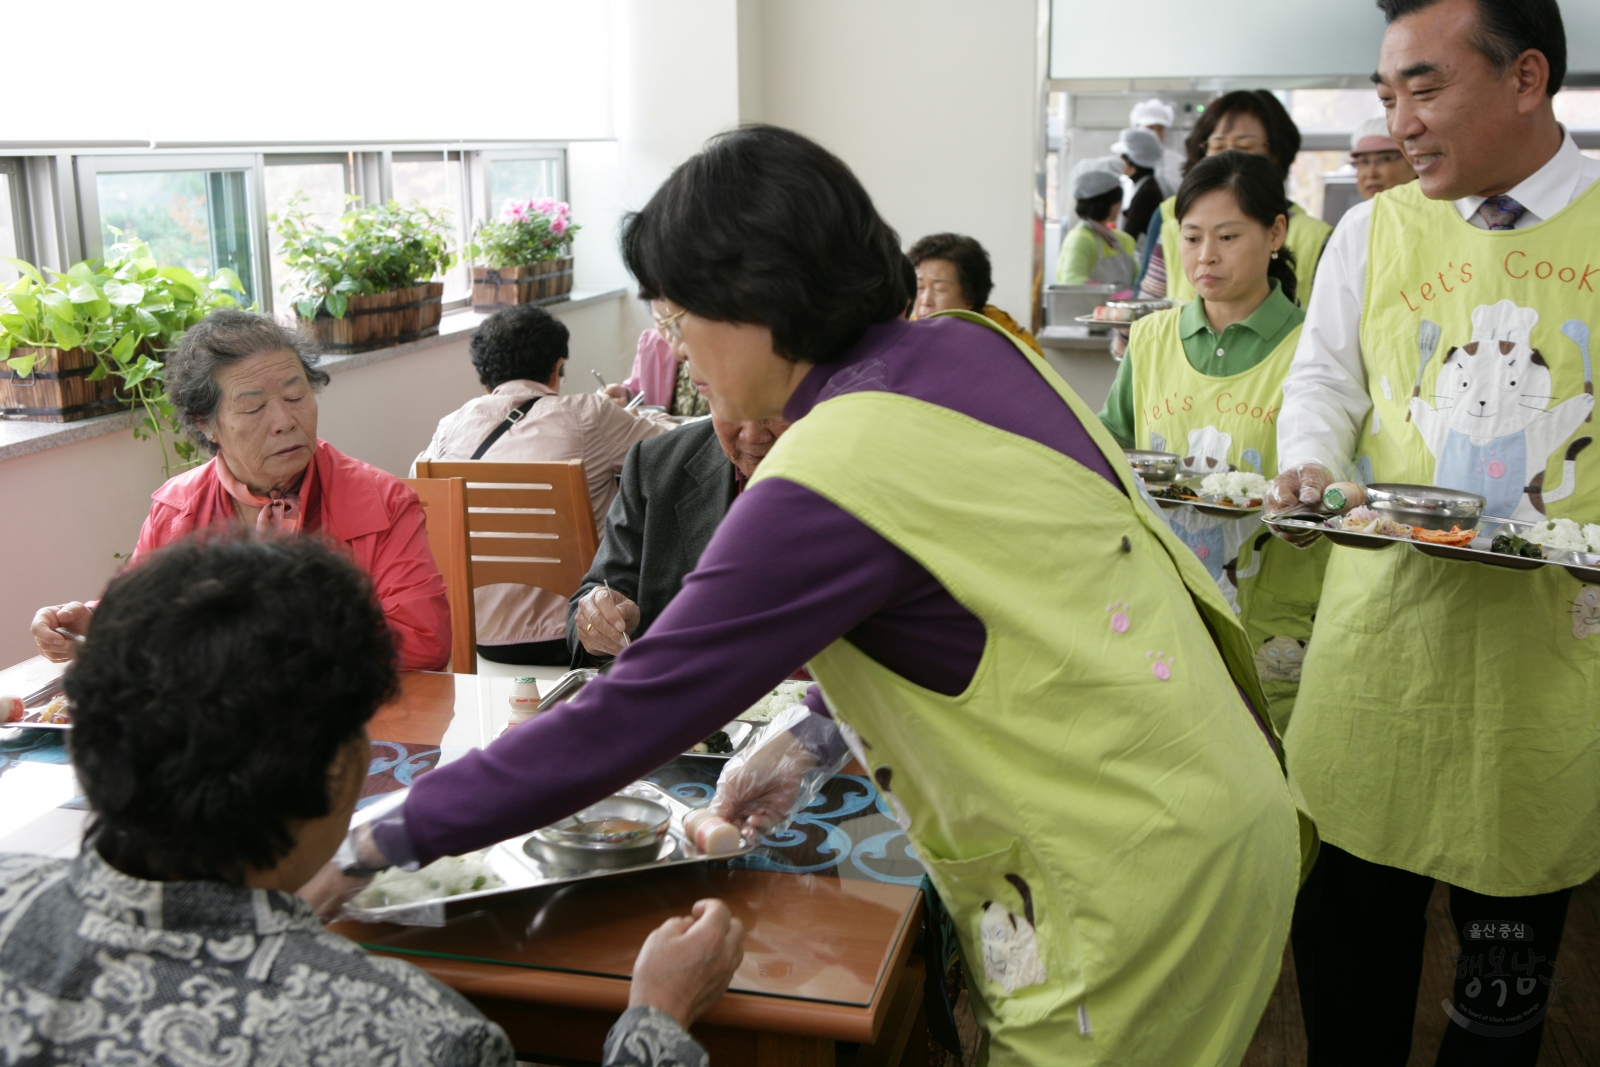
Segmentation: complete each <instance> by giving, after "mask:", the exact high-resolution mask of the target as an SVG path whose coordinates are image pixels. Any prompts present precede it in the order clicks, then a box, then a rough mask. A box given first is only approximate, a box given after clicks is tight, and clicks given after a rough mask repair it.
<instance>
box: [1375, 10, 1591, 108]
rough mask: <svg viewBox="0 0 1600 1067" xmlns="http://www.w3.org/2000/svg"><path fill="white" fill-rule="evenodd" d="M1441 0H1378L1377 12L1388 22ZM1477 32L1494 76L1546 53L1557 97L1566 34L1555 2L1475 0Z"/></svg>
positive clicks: (1475, 39)
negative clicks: (1535, 54) (1526, 58)
mask: <svg viewBox="0 0 1600 1067" xmlns="http://www.w3.org/2000/svg"><path fill="white" fill-rule="evenodd" d="M1438 2H1439V0H1378V10H1380V11H1382V12H1383V17H1384V19H1385V20H1387V21H1389V22H1393V21H1394V20H1395V19H1398V18H1404V17H1405V16H1406V15H1410V14H1412V13H1413V12H1417V11H1421V10H1423V9H1424V8H1429V7H1432V6H1433V5H1434V4H1437V3H1438ZM1475 2H1476V3H1477V5H1478V29H1477V32H1475V33H1474V34H1473V35H1472V43H1473V45H1474V46H1475V47H1476V48H1477V49H1478V51H1480V52H1482V53H1483V54H1484V56H1485V57H1486V58H1487V59H1488V60H1489V63H1490V65H1491V66H1492V67H1493V68H1494V72H1495V74H1497V75H1498V74H1504V73H1505V72H1506V71H1507V70H1509V69H1510V67H1511V64H1513V63H1515V62H1516V61H1517V57H1518V56H1520V55H1521V54H1522V53H1524V52H1526V51H1528V50H1529V49H1532V50H1533V51H1535V52H1543V53H1544V58H1545V59H1546V60H1547V61H1548V62H1549V64H1550V84H1549V85H1547V86H1545V92H1546V93H1547V94H1548V95H1550V96H1554V95H1556V93H1558V92H1560V91H1561V83H1562V82H1563V81H1565V80H1566V77H1567V31H1566V27H1565V26H1564V25H1563V24H1562V22H1561V5H1560V4H1558V3H1556V0H1475Z"/></svg>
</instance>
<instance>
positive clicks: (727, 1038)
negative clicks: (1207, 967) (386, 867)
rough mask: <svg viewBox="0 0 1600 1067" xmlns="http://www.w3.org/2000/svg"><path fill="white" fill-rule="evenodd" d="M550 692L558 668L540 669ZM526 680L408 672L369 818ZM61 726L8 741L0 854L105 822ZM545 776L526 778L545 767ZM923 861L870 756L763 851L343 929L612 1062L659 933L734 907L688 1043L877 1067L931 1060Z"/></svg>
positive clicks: (58, 850)
mask: <svg viewBox="0 0 1600 1067" xmlns="http://www.w3.org/2000/svg"><path fill="white" fill-rule="evenodd" d="M59 671H60V668H59V666H56V665H52V664H47V663H46V662H45V661H43V660H42V659H34V660H28V661H25V662H24V663H22V664H18V665H16V666H15V667H12V668H9V669H7V670H4V671H0V693H9V692H17V693H19V694H20V693H22V692H26V691H31V690H32V688H33V687H34V686H35V684H37V683H39V682H41V680H45V679H48V678H49V677H52V676H54V674H58V673H59ZM527 673H528V674H530V675H533V676H535V677H538V678H539V679H540V681H539V685H540V689H541V692H545V691H548V690H549V689H550V688H551V687H552V686H553V684H554V682H555V680H556V678H557V677H559V675H560V673H561V672H560V671H559V670H554V669H548V668H528V669H527ZM512 684H513V679H511V678H509V677H499V676H494V675H477V674H446V673H434V672H421V671H416V672H406V673H404V674H403V675H402V676H401V684H400V690H399V695H398V696H397V697H396V698H395V699H394V700H393V701H391V702H390V703H388V704H386V705H385V706H384V707H382V708H381V709H379V711H378V713H377V714H376V715H375V716H374V717H373V718H372V720H371V722H370V723H369V725H368V734H369V736H370V737H371V738H372V760H371V763H370V766H369V770H368V775H367V780H366V783H365V785H364V787H363V791H362V797H361V800H360V802H359V804H358V810H359V808H361V807H365V806H367V805H370V804H373V803H377V802H379V801H381V800H382V799H383V798H384V797H385V796H386V795H387V794H390V793H392V792H394V791H395V790H399V789H403V788H406V787H407V786H409V785H410V784H411V783H412V782H414V781H415V780H416V779H417V778H418V777H420V776H422V775H424V774H427V773H429V772H430V771H432V770H433V769H435V768H436V767H439V766H441V765H443V764H446V763H449V762H451V761H452V760H454V759H458V758H460V757H461V756H462V755H464V754H466V753H467V752H469V751H471V750H472V749H473V748H478V747H482V746H485V745H487V744H489V743H490V742H491V741H493V739H494V738H495V737H496V736H497V735H498V734H499V733H500V732H501V731H502V730H504V729H505V728H506V725H507V723H508V721H509V719H510V714H511V705H510V702H509V698H510V695H511V689H512ZM68 744H70V738H69V735H68V734H67V733H66V732H62V731H54V732H49V731H43V730H0V852H33V853H42V854H47V855H55V856H71V855H74V854H75V853H76V851H77V849H78V845H79V842H80V840H81V838H82V834H83V829H84V826H85V823H86V821H87V819H88V818H89V815H90V812H89V810H88V807H87V804H86V803H85V802H84V798H83V797H82V795H81V792H80V791H79V790H78V788H77V783H76V779H75V778H74V777H73V774H72V768H71V762H70V759H69V758H68V755H67V753H68V751H69V749H68V748H67V745H68ZM721 765H722V764H721V761H720V760H718V759H716V758H706V757H704V756H694V755H686V756H684V757H681V758H679V759H676V760H674V761H672V762H670V763H668V764H667V765H665V766H663V767H661V768H659V769H657V770H656V771H655V772H653V773H652V774H650V775H648V776H646V780H647V781H649V782H651V783H653V784H654V785H656V786H658V787H659V788H661V789H664V790H666V791H667V792H669V793H670V794H671V795H672V796H674V797H676V798H677V799H679V800H682V801H684V802H685V803H687V804H689V805H691V806H701V805H704V804H706V803H708V802H709V801H710V799H711V796H712V794H713V793H714V792H715V786H716V778H717V774H718V772H719V770H720V768H721ZM537 772H538V769H537V767H530V768H529V773H530V774H536V773H537ZM922 873H923V872H922V867H921V865H920V864H919V863H918V861H917V859H916V857H915V855H914V853H913V852H912V850H911V848H910V845H909V842H908V841H907V839H906V836H905V834H904V832H903V830H902V829H901V828H900V826H899V824H898V823H897V822H896V821H895V818H894V816H893V813H892V811H891V810H890V808H889V806H888V805H887V804H886V803H885V802H884V800H883V799H882V797H881V796H880V795H879V793H878V790H877V788H876V786H875V784H874V783H873V782H872V781H871V779H870V778H869V777H868V776H867V775H866V774H865V773H863V771H862V769H861V768H860V766H859V765H854V764H852V765H849V766H846V767H845V769H844V770H843V771H842V772H841V773H840V774H838V775H836V776H835V777H833V778H832V779H831V780H829V781H828V782H827V783H826V784H825V786H824V788H823V789H822V791H821V792H820V794H819V795H818V796H817V798H816V799H815V800H814V801H813V802H812V803H811V804H810V806H809V807H807V808H806V809H805V810H803V811H802V812H800V813H799V814H798V815H797V816H796V817H795V819H794V820H793V821H792V823H791V824H790V825H789V826H788V827H786V828H784V829H782V830H781V831H777V832H774V833H772V834H770V835H768V836H767V837H765V838H763V839H762V840H761V842H760V843H759V845H758V847H756V848H755V849H753V850H752V851H750V852H747V853H745V854H743V855H740V856H738V857H737V858H735V859H732V860H726V861H708V862H704V863H699V864H690V865H684V866H676V867H671V868H667V869H661V870H643V871H636V872H633V873H619V874H614V875H610V876H606V877H599V878H589V879H586V880H583V881H579V882H572V883H568V884H564V885H552V886H545V887H541V888H532V889H524V890H520V891H517V892H515V893H509V894H506V895H500V896H494V897H489V898H485V899H481V900H476V901H469V902H463V903H462V904H458V905H450V906H449V907H447V908H446V909H444V911H443V912H442V914H441V915H438V916H436V917H434V918H433V919H432V920H431V921H432V922H433V923H434V925H427V926H420V925H410V926H407V925H396V924H375V923H361V922H353V921H348V920H346V921H338V922H334V923H332V924H330V927H329V928H330V929H331V930H333V931H336V932H337V933H339V934H342V935H344V936H345V937H348V938H350V939H351V940H352V941H355V942H357V943H358V944H360V945H361V946H362V947H363V948H365V949H366V950H367V951H369V952H374V953H383V954H386V955H391V956H395V957H399V958H402V959H405V960H407V961H408V962H410V963H413V964H415V965H416V966H418V967H420V968H421V969H422V970H424V971H426V972H428V973H429V974H431V975H433V976H434V977H435V978H437V979H439V980H440V981H441V982H443V983H445V984H446V985H448V986H450V987H451V988H453V989H455V990H457V991H458V992H459V993H461V994H462V995H463V996H465V997H466V998H467V999H468V1000H470V1001H472V1003H474V1004H475V1005H477V1006H478V1008H479V1009H481V1010H482V1011H483V1012H484V1014H485V1015H487V1016H488V1017H489V1018H491V1019H493V1020H494V1021H495V1022H496V1023H498V1024H499V1025H500V1026H501V1027H502V1028H503V1029H504V1030H505V1031H506V1033H507V1035H508V1036H509V1037H510V1038H511V1041H512V1044H513V1046H514V1047H515V1048H516V1050H517V1053H518V1057H519V1059H522V1060H531V1061H535V1062H538V1063H598V1062H599V1061H600V1060H601V1056H602V1046H603V1044H604V1040H605V1035H606V1032H607V1031H608V1030H609V1028H610V1026H611V1024H612V1023H613V1022H614V1021H615V1020H616V1018H617V1017H618V1015H620V1014H621V1013H622V1011H623V1010H625V1009H626V1007H627V1005H628V993H629V979H630V976H631V973H632V968H633V961H634V958H635V956H636V955H637V954H638V951H639V948H640V946H641V945H642V944H643V943H644V940H645V938H646V936H647V935H648V934H649V933H650V931H651V930H653V929H654V928H655V927H657V926H659V925H660V924H661V923H662V922H664V921H665V920H667V919H668V918H670V917H672V916H675V915H685V914H687V913H688V912H689V910H690V907H691V906H692V905H693V903H694V902H695V901H696V900H699V899H701V898H703V897H718V898H720V899H722V900H723V901H725V902H726V903H727V904H728V906H729V908H730V909H731V910H732V912H733V914H734V915H735V916H736V917H737V918H738V919H739V920H740V921H741V922H742V923H743V924H744V927H745V930H746V936H745V946H744V960H743V962H742V963H741V964H740V966H739V969H738V971H737V972H736V974H735V975H734V978H733V981H732V983H731V985H730V987H729V990H728V992H727V994H725V995H724V996H723V997H722V999H721V1000H719V1001H718V1002H717V1004H716V1005H715V1006H713V1007H712V1008H711V1010H710V1011H708V1012H707V1013H706V1014H705V1015H704V1016H703V1017H702V1018H701V1019H700V1020H699V1021H698V1022H697V1023H696V1024H695V1026H694V1027H693V1029H692V1031H691V1032H692V1033H693V1034H694V1036H695V1038H696V1039H697V1040H699V1042H700V1043H701V1045H702V1046H704V1047H705V1049H706V1050H707V1052H708V1053H709V1054H710V1059H711V1062H712V1064H714V1065H716V1067H733V1065H759V1067H831V1065H836V1064H837V1065H842V1067H857V1065H859V1067H866V1065H869V1064H871V1065H879V1064H882V1065H901V1064H921V1063H925V1062H927V1050H928V1041H927V1016H926V1012H925V1008H924V1004H925V988H924V984H925V964H924V961H923V959H922V955H921V953H920V951H919V947H920V940H919V935H920V933H921V930H922V926H923V915H924V907H925V901H924V897H923V892H922V888H921V886H922Z"/></svg>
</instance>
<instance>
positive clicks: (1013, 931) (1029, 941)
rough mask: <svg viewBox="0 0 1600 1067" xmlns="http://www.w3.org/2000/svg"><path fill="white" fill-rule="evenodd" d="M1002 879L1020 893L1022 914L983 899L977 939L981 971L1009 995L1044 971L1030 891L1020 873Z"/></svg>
mask: <svg viewBox="0 0 1600 1067" xmlns="http://www.w3.org/2000/svg"><path fill="white" fill-rule="evenodd" d="M1006 881H1008V882H1010V883H1011V884H1012V885H1013V886H1015V887H1016V890H1017V894H1018V895H1019V896H1021V897H1022V918H1020V919H1019V918H1017V916H1015V915H1013V914H1012V913H1011V912H1010V911H1009V910H1007V909H1006V908H1004V907H1002V906H1001V905H999V904H997V903H995V902H994V901H992V900H986V901H984V902H983V918H982V919H981V920H980V921H979V923H978V939H979V941H980V942H981V943H982V945H983V973H984V974H985V975H986V976H988V979H989V981H991V982H993V983H994V984H995V985H997V986H999V987H1000V988H1001V989H1003V990H1005V994H1006V996H1010V995H1011V994H1013V993H1015V992H1016V991H1017V990H1019V989H1023V988H1026V987H1027V986H1031V985H1040V984H1042V983H1043V982H1044V980H1045V978H1046V975H1045V969H1044V962H1043V961H1042V960H1041V959H1040V958H1039V935H1038V932H1037V931H1036V929H1035V927H1034V924H1033V892H1032V890H1030V889H1029V888H1028V883H1027V882H1026V881H1024V880H1023V878H1022V876H1021V875H1017V874H1008V875H1006Z"/></svg>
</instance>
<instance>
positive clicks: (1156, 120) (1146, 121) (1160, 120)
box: [1128, 100, 1177, 126]
mask: <svg viewBox="0 0 1600 1067" xmlns="http://www.w3.org/2000/svg"><path fill="white" fill-rule="evenodd" d="M1176 114H1177V113H1176V112H1174V111H1173V110H1172V105H1171V104H1169V103H1167V102H1166V101H1165V100H1141V101H1139V102H1138V103H1137V104H1134V105H1133V110H1132V111H1130V112H1128V125H1129V126H1171V125H1172V120H1173V118H1174V117H1175V116H1176Z"/></svg>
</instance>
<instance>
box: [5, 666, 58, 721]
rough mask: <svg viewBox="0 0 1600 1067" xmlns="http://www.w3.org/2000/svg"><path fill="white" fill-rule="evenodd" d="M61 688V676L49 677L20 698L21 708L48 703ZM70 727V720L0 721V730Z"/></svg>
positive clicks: (25, 708) (26, 708)
mask: <svg viewBox="0 0 1600 1067" xmlns="http://www.w3.org/2000/svg"><path fill="white" fill-rule="evenodd" d="M62 688H63V686H62V682H61V678H60V677H59V676H57V677H55V678H53V679H51V680H50V681H48V682H46V683H45V684H44V685H43V686H41V687H40V688H38V689H35V690H34V691H33V692H31V693H29V694H28V695H27V696H25V697H23V698H22V707H23V710H28V709H30V708H37V707H39V706H40V705H41V704H48V703H50V701H52V700H54V699H55V698H56V696H57V695H59V694H60V692H61V690H62ZM70 729H72V724H71V723H70V722H0V730H70Z"/></svg>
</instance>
